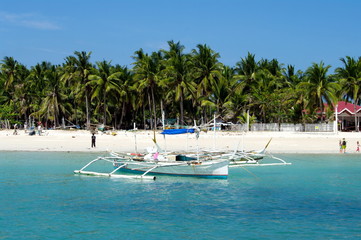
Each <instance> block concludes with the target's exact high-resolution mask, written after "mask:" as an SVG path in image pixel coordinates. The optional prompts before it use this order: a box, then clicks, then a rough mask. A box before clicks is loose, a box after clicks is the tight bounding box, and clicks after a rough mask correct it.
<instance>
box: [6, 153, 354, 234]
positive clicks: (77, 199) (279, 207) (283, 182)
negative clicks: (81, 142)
mask: <svg viewBox="0 0 361 240" xmlns="http://www.w3.org/2000/svg"><path fill="white" fill-rule="evenodd" d="M96 156H97V155H94V154H87V153H54V152H0V190H1V197H0V239H360V238H361V174H360V173H361V155H351V154H340V155H280V156H281V157H282V158H284V159H286V160H287V161H289V162H292V163H293V165H291V166H271V167H257V168H247V170H248V171H250V172H248V171H247V170H244V169H239V168H237V169H235V168H232V169H230V175H229V178H228V180H215V179H197V178H182V177H159V178H158V179H157V180H156V181H141V180H124V179H110V178H106V177H88V176H78V175H74V174H73V170H75V169H79V168H81V167H82V166H83V165H85V163H87V162H88V161H90V160H91V159H92V158H95V157H96Z"/></svg>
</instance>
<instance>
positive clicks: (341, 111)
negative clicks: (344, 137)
mask: <svg viewBox="0 0 361 240" xmlns="http://www.w3.org/2000/svg"><path fill="white" fill-rule="evenodd" d="M336 109H337V112H335V117H336V120H337V123H338V130H339V131H355V130H356V129H359V130H360V126H361V124H360V120H361V106H359V105H355V104H353V103H349V102H345V101H340V102H338V104H337V107H336ZM355 126H356V127H355Z"/></svg>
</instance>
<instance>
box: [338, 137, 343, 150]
mask: <svg viewBox="0 0 361 240" xmlns="http://www.w3.org/2000/svg"><path fill="white" fill-rule="evenodd" d="M338 145H339V147H340V153H342V140H341V139H340V141H339V142H338Z"/></svg>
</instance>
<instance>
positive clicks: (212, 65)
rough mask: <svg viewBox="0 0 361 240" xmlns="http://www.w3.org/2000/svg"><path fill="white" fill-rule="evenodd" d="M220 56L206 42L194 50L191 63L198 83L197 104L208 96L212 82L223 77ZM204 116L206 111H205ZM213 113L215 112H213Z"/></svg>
mask: <svg viewBox="0 0 361 240" xmlns="http://www.w3.org/2000/svg"><path fill="white" fill-rule="evenodd" d="M219 57H220V55H219V53H216V52H214V51H213V50H212V49H211V48H210V47H208V46H207V45H206V44H204V45H201V44H198V45H197V49H193V50H192V55H191V58H190V60H191V64H192V76H193V77H194V79H195V81H196V84H197V96H196V97H197V99H196V101H195V105H198V104H197V103H198V102H199V101H201V100H202V99H204V97H206V96H208V95H209V94H210V93H211V92H212V89H211V84H212V82H214V81H217V80H216V79H220V78H221V69H222V64H221V63H220V62H219V61H218V58H219ZM203 114H204V117H205V118H207V116H206V111H204V112H203ZM211 114H212V115H213V112H212V113H211Z"/></svg>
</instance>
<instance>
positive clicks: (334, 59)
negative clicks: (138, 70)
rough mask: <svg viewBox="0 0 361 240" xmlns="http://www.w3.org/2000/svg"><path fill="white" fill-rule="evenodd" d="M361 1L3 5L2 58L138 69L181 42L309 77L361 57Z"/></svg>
mask: <svg viewBox="0 0 361 240" xmlns="http://www.w3.org/2000/svg"><path fill="white" fill-rule="evenodd" d="M360 9H361V1H358V0H338V1H336V0H313V1H312V0H252V1H251V0H248V1H245V0H238V1H237V0H223V1H220V0H218V1H216V0H183V1H175V0H173V1H172V0H168V1H166V0H164V1H161V0H131V1H130V0H128V1H125V0H124V1H122V0H118V1H116V0H103V1H100V0H97V1H95V0H88V1H85V0H84V1H82V0H71V1H69V0H62V1H55V0H53V1H52V0H2V1H1V6H0V58H1V59H3V58H4V57H5V56H12V57H14V58H15V59H16V60H17V61H19V62H20V63H22V64H25V65H26V66H28V67H30V66H34V65H35V64H37V63H40V62H41V61H44V60H46V61H50V62H51V63H53V64H60V63H63V62H64V58H65V57H67V56H69V55H72V54H73V53H74V51H87V52H88V51H92V57H91V62H93V63H95V62H96V61H102V60H108V61H112V63H113V64H120V65H123V66H124V65H127V66H130V67H131V66H132V65H131V64H132V62H133V59H132V57H131V56H132V55H133V54H134V52H135V51H136V50H138V49H140V48H143V49H144V51H146V52H148V53H151V52H152V51H158V50H159V49H167V41H169V40H174V41H175V42H177V41H180V42H181V44H183V45H184V46H185V52H190V51H191V50H192V49H193V48H196V45H197V44H207V45H208V46H210V47H211V48H212V49H213V50H214V51H216V52H218V53H220V55H221V58H220V61H221V62H223V63H224V64H226V65H229V66H234V65H235V64H236V62H237V61H239V60H240V59H241V58H243V57H245V56H246V55H247V53H248V52H250V53H252V54H255V55H256V59H257V60H260V59H261V58H265V59H273V58H276V59H278V61H279V62H281V63H284V64H285V65H287V64H291V65H294V66H295V68H296V69H300V70H305V69H306V68H307V67H309V66H311V65H312V63H319V62H320V61H323V62H324V63H325V64H329V65H331V66H332V69H334V68H336V67H339V66H342V65H341V62H340V60H339V59H340V58H341V57H345V56H351V57H359V56H361V20H360V16H359V11H360Z"/></svg>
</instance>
